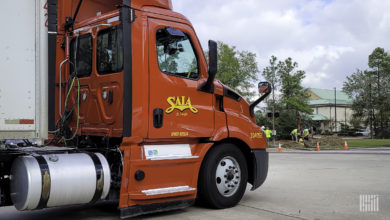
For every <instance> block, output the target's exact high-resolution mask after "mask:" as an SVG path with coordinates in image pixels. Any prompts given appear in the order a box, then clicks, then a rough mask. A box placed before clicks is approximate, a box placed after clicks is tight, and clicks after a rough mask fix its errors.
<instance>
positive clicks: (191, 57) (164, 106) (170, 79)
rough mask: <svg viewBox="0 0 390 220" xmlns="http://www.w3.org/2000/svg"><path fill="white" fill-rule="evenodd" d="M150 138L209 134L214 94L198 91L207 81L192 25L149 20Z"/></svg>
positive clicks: (212, 116)
mask: <svg viewBox="0 0 390 220" xmlns="http://www.w3.org/2000/svg"><path fill="white" fill-rule="evenodd" d="M148 26H149V27H148V28H149V54H150V55H149V65H150V68H149V71H150V72H149V79H150V80H149V89H150V92H149V94H150V97H149V103H150V104H149V115H150V120H149V138H198V137H210V136H211V135H212V133H213V130H214V113H213V105H212V104H213V97H212V94H210V93H205V92H201V91H198V88H199V86H200V85H201V84H202V83H203V82H204V81H205V80H206V77H207V74H206V72H207V68H206V66H207V65H206V62H205V60H204V57H203V56H202V54H199V53H201V52H202V49H201V47H200V45H199V43H198V40H197V39H196V36H195V33H194V32H193V30H192V28H191V27H189V26H187V25H185V24H181V23H175V22H169V21H166V20H158V19H152V18H149V19H148Z"/></svg>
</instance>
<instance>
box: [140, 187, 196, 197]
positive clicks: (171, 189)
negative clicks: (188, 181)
mask: <svg viewBox="0 0 390 220" xmlns="http://www.w3.org/2000/svg"><path fill="white" fill-rule="evenodd" d="M194 190H196V189H195V188H192V187H189V186H174V187H167V188H157V189H148V190H142V193H144V194H146V195H147V196H154V195H162V194H169V193H178V192H189V191H194Z"/></svg>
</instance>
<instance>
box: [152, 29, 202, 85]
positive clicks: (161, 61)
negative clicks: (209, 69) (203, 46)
mask: <svg viewBox="0 0 390 220" xmlns="http://www.w3.org/2000/svg"><path fill="white" fill-rule="evenodd" d="M156 45H157V59H158V65H159V67H160V69H161V71H162V72H164V73H166V74H170V75H174V76H179V77H184V78H188V79H195V80H196V79H198V78H199V65H198V58H197V56H196V53H195V51H194V48H193V46H192V43H191V40H190V37H189V36H188V34H186V33H183V32H182V31H180V30H175V29H173V28H170V27H168V28H165V29H159V30H157V33H156Z"/></svg>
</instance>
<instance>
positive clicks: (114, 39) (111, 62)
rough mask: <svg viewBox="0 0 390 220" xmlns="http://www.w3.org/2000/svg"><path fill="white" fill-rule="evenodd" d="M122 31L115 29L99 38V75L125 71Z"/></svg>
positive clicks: (102, 32) (103, 33) (107, 31)
mask: <svg viewBox="0 0 390 220" xmlns="http://www.w3.org/2000/svg"><path fill="white" fill-rule="evenodd" d="M122 36H123V35H122V29H121V28H118V27H113V28H109V29H105V30H102V31H100V32H99V34H98V37H97V70H98V73H99V74H107V73H117V72H120V71H122V69H123V46H122Z"/></svg>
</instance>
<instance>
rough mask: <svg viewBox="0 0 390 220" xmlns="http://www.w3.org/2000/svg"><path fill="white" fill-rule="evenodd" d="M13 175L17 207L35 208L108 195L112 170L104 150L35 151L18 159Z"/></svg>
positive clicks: (14, 202)
mask: <svg viewBox="0 0 390 220" xmlns="http://www.w3.org/2000/svg"><path fill="white" fill-rule="evenodd" d="M10 179H11V185H10V188H11V199H12V202H13V204H14V206H15V207H16V209H18V210H33V209H41V208H46V207H55V206H64V205H76V204H86V203H94V202H96V201H98V200H100V199H104V198H106V197H107V195H108V192H109V190H110V182H111V173H110V167H109V165H108V162H107V160H106V158H105V157H104V156H103V155H102V154H100V153H72V154H50V155H31V156H21V157H18V158H16V159H15V161H14V162H13V164H12V168H11V176H10Z"/></svg>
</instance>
